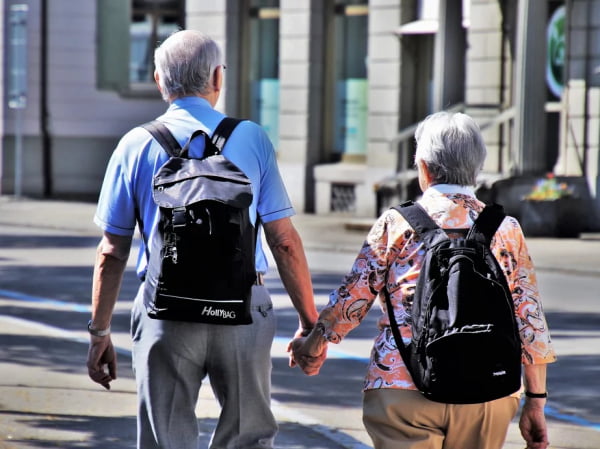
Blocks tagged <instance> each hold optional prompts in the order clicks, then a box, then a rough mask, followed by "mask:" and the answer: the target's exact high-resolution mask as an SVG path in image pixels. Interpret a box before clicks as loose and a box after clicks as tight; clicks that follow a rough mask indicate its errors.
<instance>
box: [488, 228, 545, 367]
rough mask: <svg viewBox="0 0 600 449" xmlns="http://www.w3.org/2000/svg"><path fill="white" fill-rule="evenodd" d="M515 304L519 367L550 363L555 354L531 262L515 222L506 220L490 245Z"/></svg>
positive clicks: (520, 231)
mask: <svg viewBox="0 0 600 449" xmlns="http://www.w3.org/2000/svg"><path fill="white" fill-rule="evenodd" d="M492 251H493V253H494V256H495V257H496V259H498V261H499V262H500V266H501V267H502V269H503V270H504V272H505V274H506V277H507V280H508V287H509V289H510V291H511V293H512V298H513V301H514V304H515V314H516V317H517V326H518V328H519V334H520V336H521V342H522V348H523V354H522V361H523V364H542V363H551V362H554V361H555V360H556V354H555V352H554V348H553V346H552V342H551V339H550V331H549V329H548V324H547V322H546V317H545V315H544V310H543V307H542V302H541V298H540V293H539V289H538V284H537V278H536V274H535V269H534V266H533V261H532V260H531V256H530V254H529V251H528V249H527V244H526V242H525V238H524V236H523V232H522V230H521V227H520V225H519V223H518V222H517V220H515V219H514V218H512V217H507V218H506V219H505V220H504V222H503V224H502V232H501V233H497V234H496V236H495V237H494V241H493V242H492Z"/></svg>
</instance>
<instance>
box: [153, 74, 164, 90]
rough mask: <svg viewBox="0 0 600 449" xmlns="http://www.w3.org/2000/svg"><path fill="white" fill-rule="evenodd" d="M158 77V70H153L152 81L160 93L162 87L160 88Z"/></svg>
mask: <svg viewBox="0 0 600 449" xmlns="http://www.w3.org/2000/svg"><path fill="white" fill-rule="evenodd" d="M159 81H160V77H159V76H158V72H157V71H156V70H155V71H154V82H155V83H156V87H158V90H159V92H160V93H162V89H161V88H160V82H159Z"/></svg>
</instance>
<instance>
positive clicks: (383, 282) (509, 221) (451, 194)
mask: <svg viewBox="0 0 600 449" xmlns="http://www.w3.org/2000/svg"><path fill="white" fill-rule="evenodd" d="M419 203H420V204H421V205H422V206H423V207H424V208H425V210H427V212H429V214H430V215H431V216H432V218H433V219H434V220H435V221H436V223H437V224H438V225H439V226H441V227H442V228H450V229H460V228H468V227H470V226H471V225H472V224H473V222H474V221H475V219H476V218H477V215H478V214H479V212H481V211H482V210H483V208H484V207H485V204H484V203H482V202H481V201H479V200H477V199H476V198H475V196H474V193H473V190H472V189H471V188H466V187H460V186H454V185H435V186H433V187H430V188H429V189H427V191H426V192H425V193H424V194H423V197H422V199H421V200H420V201H419ZM491 248H492V252H493V253H494V255H495V257H496V258H497V259H498V261H499V262H500V265H501V267H502V269H503V270H504V272H505V273H506V277H507V279H508V286H509V288H510V291H511V292H512V297H513V300H514V303H515V313H516V316H517V324H518V327H519V331H520V335H521V340H522V361H523V364H543V363H550V362H553V361H554V360H555V359H556V356H555V353H554V349H553V348H552V344H551V341H550V333H549V331H548V326H547V324H546V318H545V316H544V312H543V309H542V303H541V301H540V296H539V291H538V287H537V281H536V275H535V271H534V268H533V263H532V261H531V258H530V256H529V252H528V250H527V246H526V244H525V239H524V237H523V233H522V231H521V227H520V226H519V223H518V222H517V220H516V219H514V218H513V217H506V218H505V219H504V221H503V222H502V224H501V225H500V227H499V229H498V231H497V232H496V234H495V236H494V238H493V240H492V244H491ZM423 257H424V249H423V248H422V244H421V243H420V242H419V240H418V239H417V236H416V235H415V233H414V231H413V230H412V228H411V227H410V226H409V225H408V223H407V222H406V220H404V218H403V217H402V216H401V215H400V214H399V213H398V212H397V211H395V210H393V209H390V210H388V211H386V212H385V213H383V214H382V215H381V216H380V217H379V219H378V220H377V221H376V223H375V224H374V225H373V227H372V229H371V231H370V232H369V234H368V236H367V238H366V240H365V243H364V244H363V247H362V249H361V250H360V253H359V254H358V256H357V257H356V260H355V261H354V264H353V266H352V270H351V271H350V273H349V274H348V275H347V276H346V277H345V279H344V281H343V283H342V285H341V286H340V287H339V288H338V289H336V290H334V291H333V292H332V293H331V295H330V297H329V303H328V305H327V306H326V307H325V308H324V309H323V310H322V311H321V313H320V316H319V322H320V323H322V325H323V326H324V330H325V334H324V335H325V338H327V339H328V340H329V341H330V342H332V343H339V342H340V341H341V340H342V339H343V338H344V337H345V336H346V335H347V334H348V333H349V332H350V331H351V330H352V329H354V328H355V327H357V326H358V325H359V324H360V322H361V321H362V319H363V318H364V317H365V316H366V314H367V312H368V311H369V309H370V308H371V306H372V305H373V304H374V302H375V300H378V303H379V306H380V308H381V311H382V314H381V316H380V318H379V320H378V328H379V334H378V335H377V337H376V338H375V342H374V345H373V349H372V350H371V357H370V361H369V366H368V371H367V375H366V378H365V383H364V389H365V390H369V389H378V388H399V389H409V390H415V389H416V387H415V385H414V383H413V381H412V379H411V377H410V374H409V373H408V371H407V369H406V367H405V365H404V363H403V361H402V358H401V357H400V354H399V352H398V349H397V348H396V343H395V341H394V337H393V335H392V332H391V330H390V327H389V319H388V317H387V311H386V304H385V299H384V298H383V295H381V296H380V295H379V292H380V291H382V290H383V288H384V287H386V288H387V289H388V291H389V292H390V298H391V301H392V304H393V305H394V314H395V316H396V320H397V322H398V325H399V326H400V332H401V335H402V337H403V339H404V340H405V342H406V343H408V342H409V341H410V337H411V330H410V327H409V326H408V325H407V320H406V318H407V316H408V314H409V313H410V312H409V310H410V305H411V303H412V299H413V295H414V291H415V286H416V280H417V277H418V276H419V270H420V267H421V264H422V261H423Z"/></svg>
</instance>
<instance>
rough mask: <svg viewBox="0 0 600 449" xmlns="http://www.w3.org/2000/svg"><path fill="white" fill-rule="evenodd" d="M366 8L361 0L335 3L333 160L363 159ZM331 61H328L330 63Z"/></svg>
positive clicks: (364, 143)
mask: <svg viewBox="0 0 600 449" xmlns="http://www.w3.org/2000/svg"><path fill="white" fill-rule="evenodd" d="M367 42H368V5H367V3H366V1H364V0H345V1H343V2H342V1H338V2H336V4H335V7H334V32H333V45H332V46H331V48H332V49H333V55H332V60H333V64H329V67H330V69H331V70H332V71H333V73H332V76H331V78H330V79H332V80H333V82H334V86H332V87H333V89H331V91H332V92H333V97H334V98H333V111H332V113H333V129H334V135H333V136H332V142H331V144H332V145H333V155H334V159H345V160H350V159H359V160H360V159H362V158H364V155H365V154H366V147H367V111H368V110H367V97H368V91H367ZM330 60H331V59H330Z"/></svg>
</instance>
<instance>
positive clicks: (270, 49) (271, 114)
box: [250, 0, 279, 149]
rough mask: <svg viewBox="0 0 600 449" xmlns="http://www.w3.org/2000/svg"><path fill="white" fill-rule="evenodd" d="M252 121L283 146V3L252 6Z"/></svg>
mask: <svg viewBox="0 0 600 449" xmlns="http://www.w3.org/2000/svg"><path fill="white" fill-rule="evenodd" d="M250 83H251V86H250V119H252V120H254V121H256V122H258V123H260V125H261V126H262V127H263V128H264V130H265V132H266V133H267V135H268V136H269V139H270V140H271V142H273V146H274V147H275V149H277V147H278V146H279V0H252V2H251V5H250Z"/></svg>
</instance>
